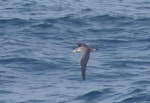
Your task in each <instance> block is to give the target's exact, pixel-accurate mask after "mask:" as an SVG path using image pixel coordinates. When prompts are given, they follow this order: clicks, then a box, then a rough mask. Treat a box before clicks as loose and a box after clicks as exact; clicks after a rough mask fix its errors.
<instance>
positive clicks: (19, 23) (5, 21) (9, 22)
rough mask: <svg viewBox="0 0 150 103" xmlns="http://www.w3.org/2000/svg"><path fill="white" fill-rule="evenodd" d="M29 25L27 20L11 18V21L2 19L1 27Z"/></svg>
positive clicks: (0, 21)
mask: <svg viewBox="0 0 150 103" xmlns="http://www.w3.org/2000/svg"><path fill="white" fill-rule="evenodd" d="M26 23H28V21H27V20H23V19H19V18H10V19H0V25H2V24H3V25H4V24H6V25H9V24H10V25H22V24H26Z"/></svg>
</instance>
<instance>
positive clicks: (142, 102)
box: [118, 93, 150, 103]
mask: <svg viewBox="0 0 150 103" xmlns="http://www.w3.org/2000/svg"><path fill="white" fill-rule="evenodd" d="M149 97H150V95H149V94H144V93H143V94H138V95H136V96H131V97H129V98H126V99H124V100H122V101H121V102H118V103H148V102H150V98H149Z"/></svg>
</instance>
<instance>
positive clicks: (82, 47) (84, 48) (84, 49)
mask: <svg viewBox="0 0 150 103" xmlns="http://www.w3.org/2000/svg"><path fill="white" fill-rule="evenodd" d="M77 45H78V48H75V49H74V50H73V52H81V53H82V55H83V56H82V58H81V60H80V66H81V74H82V79H83V80H85V72H86V64H87V62H88V60H89V57H90V52H91V51H95V50H96V49H94V48H91V47H89V46H88V45H87V44H85V43H78V44H77Z"/></svg>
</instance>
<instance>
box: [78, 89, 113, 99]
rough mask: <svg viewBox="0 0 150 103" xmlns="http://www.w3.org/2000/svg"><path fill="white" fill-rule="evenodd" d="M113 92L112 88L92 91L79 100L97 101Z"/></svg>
mask: <svg viewBox="0 0 150 103" xmlns="http://www.w3.org/2000/svg"><path fill="white" fill-rule="evenodd" d="M111 92H112V91H111V89H110V88H106V89H104V90H102V91H91V92H88V93H86V94H84V95H82V96H80V97H78V98H77V100H96V99H99V98H101V97H102V96H105V95H107V94H108V93H111Z"/></svg>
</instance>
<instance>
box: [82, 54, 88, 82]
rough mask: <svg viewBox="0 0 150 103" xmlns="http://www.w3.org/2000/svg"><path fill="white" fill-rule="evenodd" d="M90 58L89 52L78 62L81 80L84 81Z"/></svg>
mask: <svg viewBox="0 0 150 103" xmlns="http://www.w3.org/2000/svg"><path fill="white" fill-rule="evenodd" d="M89 57H90V52H87V53H85V54H84V55H83V57H82V58H81V61H80V65H81V74H82V79H83V80H85V73H86V64H87V62H88V60H89Z"/></svg>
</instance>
